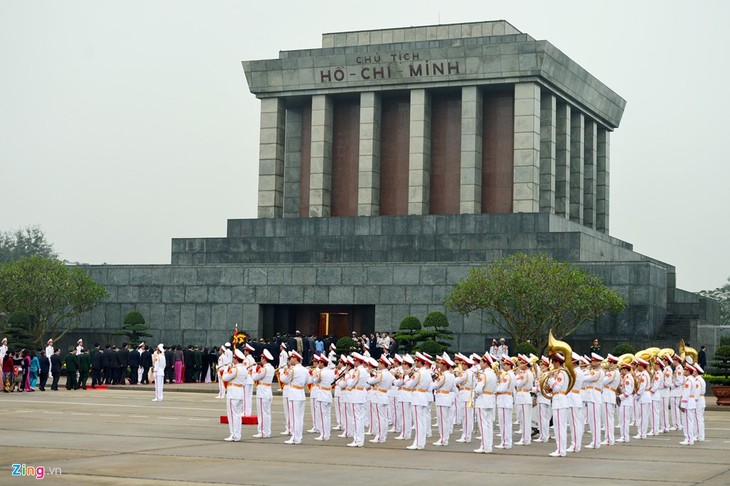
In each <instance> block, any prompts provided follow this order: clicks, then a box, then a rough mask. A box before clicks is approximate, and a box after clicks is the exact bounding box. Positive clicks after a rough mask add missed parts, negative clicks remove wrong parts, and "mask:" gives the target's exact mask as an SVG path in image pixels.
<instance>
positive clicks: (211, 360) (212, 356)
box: [208, 346, 218, 382]
mask: <svg viewBox="0 0 730 486" xmlns="http://www.w3.org/2000/svg"><path fill="white" fill-rule="evenodd" d="M217 365H218V353H217V349H216V347H215V346H211V347H210V349H209V350H208V368H209V369H210V381H212V382H216V381H217V380H218V373H216V372H215V367H216V366H217Z"/></svg>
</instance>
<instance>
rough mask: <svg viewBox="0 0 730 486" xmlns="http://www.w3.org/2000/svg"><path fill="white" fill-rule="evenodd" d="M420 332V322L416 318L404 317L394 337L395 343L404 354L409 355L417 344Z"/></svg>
mask: <svg viewBox="0 0 730 486" xmlns="http://www.w3.org/2000/svg"><path fill="white" fill-rule="evenodd" d="M420 331H421V321H420V320H419V319H418V317H416V316H406V317H404V318H403V320H402V321H400V325H399V326H398V332H397V333H396V335H395V339H396V341H398V344H399V345H400V347H401V348H402V349H403V352H404V353H410V352H411V350H412V349H413V347H414V346H415V345H416V343H417V342H418V339H419V337H420Z"/></svg>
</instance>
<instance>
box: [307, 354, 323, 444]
mask: <svg viewBox="0 0 730 486" xmlns="http://www.w3.org/2000/svg"><path fill="white" fill-rule="evenodd" d="M308 373H309V376H308V377H307V387H308V388H309V408H310V412H311V414H312V428H311V429H309V430H307V432H308V433H310V434H314V433H318V432H319V433H320V435H321V432H322V424H320V420H319V418H320V417H319V415H318V414H317V395H319V355H317V354H315V355H314V356H312V366H311V367H310V368H309V369H308Z"/></svg>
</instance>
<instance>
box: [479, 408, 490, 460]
mask: <svg viewBox="0 0 730 486" xmlns="http://www.w3.org/2000/svg"><path fill="white" fill-rule="evenodd" d="M474 410H475V411H476V418H477V425H478V426H479V433H480V434H481V435H482V441H481V448H482V449H484V451H486V452H492V447H493V446H494V409H493V408H477V409H474Z"/></svg>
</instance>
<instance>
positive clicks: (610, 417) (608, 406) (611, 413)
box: [603, 402, 616, 444]
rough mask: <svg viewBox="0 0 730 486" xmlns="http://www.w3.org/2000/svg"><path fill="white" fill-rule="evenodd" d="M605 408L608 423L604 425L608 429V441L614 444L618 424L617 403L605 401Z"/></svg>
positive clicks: (604, 413) (604, 416)
mask: <svg viewBox="0 0 730 486" xmlns="http://www.w3.org/2000/svg"><path fill="white" fill-rule="evenodd" d="M603 410H604V412H603V418H604V420H605V422H604V423H605V424H606V426H605V427H604V428H605V429H606V442H608V443H609V444H613V443H614V441H615V440H616V438H615V435H614V432H615V430H614V427H615V425H616V404H615V403H609V402H603Z"/></svg>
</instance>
